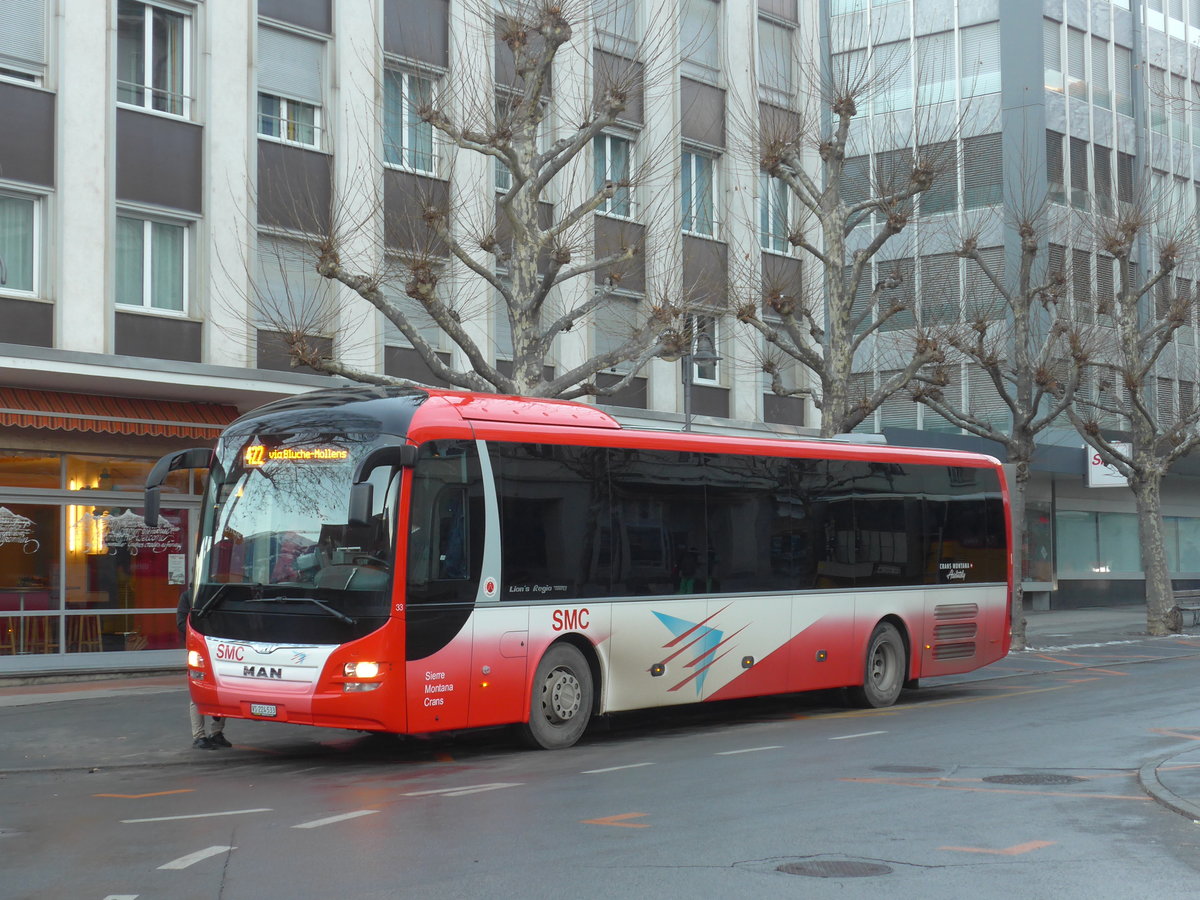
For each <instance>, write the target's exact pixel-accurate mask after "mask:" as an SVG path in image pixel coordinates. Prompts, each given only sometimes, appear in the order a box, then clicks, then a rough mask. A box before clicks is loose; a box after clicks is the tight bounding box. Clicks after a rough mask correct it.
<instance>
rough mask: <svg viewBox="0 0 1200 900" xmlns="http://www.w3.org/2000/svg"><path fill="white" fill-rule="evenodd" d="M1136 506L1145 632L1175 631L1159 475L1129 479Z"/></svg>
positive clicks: (1172, 594) (1159, 633)
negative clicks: (1131, 480) (1144, 604)
mask: <svg viewBox="0 0 1200 900" xmlns="http://www.w3.org/2000/svg"><path fill="white" fill-rule="evenodd" d="M1130 487H1132V489H1133V497H1134V501H1135V503H1136V505H1137V517H1138V541H1139V542H1140V543H1141V549H1142V571H1143V572H1144V573H1145V576H1146V631H1147V632H1149V633H1150V634H1155V635H1162V634H1170V633H1171V632H1172V631H1177V630H1178V629H1177V628H1173V627H1172V626H1173V625H1174V624H1175V623H1174V622H1173V621H1172V619H1173V617H1172V615H1171V607H1172V606H1174V603H1175V597H1174V593H1173V590H1172V587H1171V572H1170V569H1169V568H1168V567H1167V552H1166V549H1165V547H1164V546H1163V517H1162V506H1161V499H1162V494H1161V478H1160V477H1159V476H1158V475H1149V476H1146V477H1144V478H1139V479H1137V480H1135V481H1133V482H1132V483H1131V485H1130Z"/></svg>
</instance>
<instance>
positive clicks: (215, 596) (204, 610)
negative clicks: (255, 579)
mask: <svg viewBox="0 0 1200 900" xmlns="http://www.w3.org/2000/svg"><path fill="white" fill-rule="evenodd" d="M234 585H237V586H238V587H243V588H250V589H251V590H253V591H254V592H255V593H258V594H261V593H262V589H263V586H262V585H261V584H254V583H247V582H242V581H226V582H224V583H222V584H221V586H220V587H218V588H217V589H216V590H215V591H214V592H213V593H212V595H211V596H210V597H209V598H208V599H207V600H205V601H204V605H203V606H201V607H200V608H198V609H194V610H192V618H193V619H203V618H204V617H205V616H207V615H208V614H209V613H210V612H212V611H213V610H214V609H215V608H216V606H217V601H218V600H220V599H221V598H222V597H223V596H224V594H225V591H226V590H227V589H229V588H231V587H233V586H234Z"/></svg>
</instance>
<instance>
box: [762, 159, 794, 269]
mask: <svg viewBox="0 0 1200 900" xmlns="http://www.w3.org/2000/svg"><path fill="white" fill-rule="evenodd" d="M790 203H791V191H790V190H789V189H788V186H787V184H786V183H785V182H784V181H782V180H781V179H779V178H776V177H774V176H773V175H768V174H767V173H766V172H759V173H758V242H759V243H760V244H761V245H762V248H763V249H764V250H773V251H775V252H776V253H787V252H788V250H789V247H790V245H789V244H788V233H789V231H790V230H791V217H790V216H789V215H788V208H789V204H790Z"/></svg>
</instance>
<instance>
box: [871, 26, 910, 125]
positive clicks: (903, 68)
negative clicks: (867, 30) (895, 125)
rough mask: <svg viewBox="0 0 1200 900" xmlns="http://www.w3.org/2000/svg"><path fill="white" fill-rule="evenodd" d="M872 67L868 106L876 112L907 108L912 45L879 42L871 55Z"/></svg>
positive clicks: (903, 42)
mask: <svg viewBox="0 0 1200 900" xmlns="http://www.w3.org/2000/svg"><path fill="white" fill-rule="evenodd" d="M871 61H872V64H873V65H874V66H875V75H874V81H873V82H872V83H873V84H874V85H877V86H878V87H877V88H875V89H874V92H873V96H872V105H873V107H874V111H875V112H876V113H885V112H892V111H893V110H897V109H911V108H912V104H913V97H912V45H911V44H910V43H909V42H908V41H898V42H896V43H894V44H881V45H879V46H877V47H876V48H875V50H874V52H873V53H872V54H871Z"/></svg>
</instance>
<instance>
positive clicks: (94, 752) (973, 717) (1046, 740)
mask: <svg viewBox="0 0 1200 900" xmlns="http://www.w3.org/2000/svg"><path fill="white" fill-rule="evenodd" d="M1094 637H1095V638H1096V639H1094V640H1093V639H1092V638H1091V637H1089V638H1087V639H1080V638H1079V636H1078V635H1076V636H1074V637H1067V636H1064V638H1063V643H1061V645H1055V644H1054V643H1053V641H1051V640H1050V639H1049V638H1045V639H1043V640H1042V641H1041V644H1042V646H1041V647H1040V648H1039V649H1038V650H1037V651H1036V652H1030V653H1025V654H1014V655H1013V656H1010V657H1009V659H1007V660H1005V661H1003V662H1001V663H999V664H997V665H996V666H994V667H992V668H991V669H990V670H985V671H984V672H983V673H977V674H975V675H972V676H966V677H962V678H956V679H942V680H939V681H938V682H937V683H933V682H929V683H927V684H926V686H924V687H923V688H922V690H920V691H918V692H909V693H906V694H905V696H904V697H903V698H902V702H901V704H900V705H898V706H896V707H894V708H892V709H888V710H879V711H861V710H853V711H852V710H847V709H845V708H844V707H842V706H841V705H840V703H839V699H840V698H839V697H838V696H837V695H836V694H818V695H801V696H792V697H785V698H775V699H771V700H763V701H753V702H744V703H735V704H724V705H721V706H720V707H718V708H715V709H714V708H710V707H705V708H692V709H687V710H676V711H672V712H670V713H665V714H664V713H646V714H638V715H630V716H623V717H619V718H618V719H617V720H616V721H615V722H613V723H611V725H610V727H607V728H600V729H596V730H594V731H593V732H591V733H589V735H588V736H587V737H586V738H585V740H584V742H583V743H581V744H580V745H579V746H577V747H575V748H573V749H571V750H568V751H562V752H557V753H547V752H541V751H528V750H521V749H517V748H516V747H515V745H514V744H512V743H511V742H510V741H509V739H508V736H507V734H506V733H504V732H503V731H488V732H477V733H470V734H464V735H455V736H447V737H440V738H437V739H433V740H423V739H415V738H407V739H397V738H386V737H382V738H381V737H370V736H363V735H357V734H352V733H345V732H338V731H329V730H320V729H305V728H302V727H299V726H286V725H274V724H270V723H257V722H254V723H251V722H231V723H230V724H229V727H228V735H229V737H230V738H231V739H232V740H233V742H234V744H235V747H234V749H232V750H221V751H207V752H205V751H192V750H191V749H190V748H188V746H187V745H188V743H189V741H188V734H187V731H188V728H187V711H186V701H185V699H184V695H183V693H182V691H181V690H180V688H179V684H178V680H177V679H174V678H156V679H137V680H129V681H124V682H113V683H107V684H102V685H90V686H88V685H78V684H75V685H50V686H42V687H26V688H19V689H16V688H4V689H0V898H5V900H7V898H14V900H16V898H20V900H35V898H54V900H59V898H96V900H103V898H135V897H136V898H160V897H161V898H172V900H175V898H178V900H189V898H216V897H221V898H226V900H231V898H232V900H240V898H259V897H264V896H286V897H296V898H308V897H320V898H324V897H329V896H347V897H350V896H353V897H362V898H375V897H379V898H385V897H386V898H395V897H405V898H407V897H436V898H455V897H464V898H476V897H479V898H483V897H487V898H496V897H531V898H539V897H547V898H550V897H554V898H563V897H629V896H639V897H661V898H674V897H688V898H694V897H717V896H721V897H799V896H802V897H806V898H808V897H812V898H824V897H842V898H844V897H866V896H874V895H877V894H880V893H886V894H887V895H889V896H892V897H900V898H910V897H911V898H943V897H944V898H960V897H982V898H991V897H997V898H999V897H1006V898H1008V897H1013V896H1017V897H1022V898H1041V897H1045V898H1056V900H1057V898H1076V897H1078V898H1089V900H1094V898H1142V897H1155V898H1175V897H1179V898H1183V897H1194V896H1195V895H1196V894H1197V888H1198V887H1200V882H1198V873H1200V832H1198V831H1197V828H1198V826H1197V824H1195V823H1194V822H1193V820H1192V819H1191V818H1190V817H1186V816H1183V815H1180V814H1179V812H1178V811H1177V810H1176V809H1172V808H1170V807H1168V806H1164V805H1163V804H1162V803H1161V802H1156V800H1155V799H1154V797H1152V796H1151V794H1150V793H1148V792H1147V790H1146V789H1144V787H1143V785H1142V784H1141V783H1140V782H1139V773H1141V774H1142V776H1143V778H1144V777H1145V773H1146V772H1147V771H1149V772H1151V773H1154V772H1157V771H1159V770H1160V768H1161V770H1162V771H1164V772H1169V771H1171V770H1177V771H1178V770H1184V771H1186V770H1189V769H1191V768H1197V769H1200V757H1198V758H1197V759H1196V760H1195V761H1194V762H1195V763H1196V765H1193V760H1192V759H1191V757H1190V756H1189V755H1188V751H1190V750H1191V749H1192V748H1193V747H1196V746H1198V744H1197V742H1198V741H1200V711H1197V709H1196V707H1197V702H1196V696H1195V684H1196V672H1197V667H1198V666H1200V640H1197V639H1195V638H1190V637H1184V638H1170V639H1142V638H1139V637H1138V636H1137V635H1128V634H1126V635H1108V634H1105V635H1097V636H1094ZM1181 754H1182V755H1181ZM1172 760H1178V761H1179V762H1178V763H1177V765H1174V764H1172ZM1159 787H1161V785H1159ZM1160 799H1161V798H1160Z"/></svg>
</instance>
